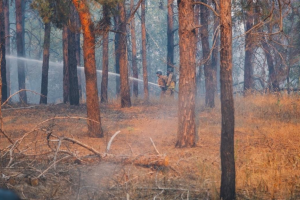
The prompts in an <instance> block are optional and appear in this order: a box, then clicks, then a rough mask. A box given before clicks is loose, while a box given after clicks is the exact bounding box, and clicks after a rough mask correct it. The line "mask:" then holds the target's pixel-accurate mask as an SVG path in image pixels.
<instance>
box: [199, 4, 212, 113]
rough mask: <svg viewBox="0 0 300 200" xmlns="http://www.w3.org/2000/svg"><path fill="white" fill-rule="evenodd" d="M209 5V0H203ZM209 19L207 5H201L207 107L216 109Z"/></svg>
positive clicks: (201, 32)
mask: <svg viewBox="0 0 300 200" xmlns="http://www.w3.org/2000/svg"><path fill="white" fill-rule="evenodd" d="M201 2H202V3H204V4H207V0H201ZM208 18H209V12H208V8H207V7H206V6H205V5H202V4H201V5H200V21H201V25H202V28H201V30H200V38H201V43H202V54H203V60H204V76H205V105H206V106H207V107H210V108H213V107H215V88H214V70H213V69H212V65H211V60H210V48H209V41H208V40H209V35H208Z"/></svg>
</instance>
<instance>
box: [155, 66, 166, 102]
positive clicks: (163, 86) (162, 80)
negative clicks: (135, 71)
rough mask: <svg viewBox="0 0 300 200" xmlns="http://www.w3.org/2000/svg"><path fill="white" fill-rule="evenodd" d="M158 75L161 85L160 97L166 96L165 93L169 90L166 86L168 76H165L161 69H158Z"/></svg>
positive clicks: (158, 81)
mask: <svg viewBox="0 0 300 200" xmlns="http://www.w3.org/2000/svg"><path fill="white" fill-rule="evenodd" d="M156 76H157V77H158V80H157V83H158V85H159V87H160V88H161V92H160V98H161V99H162V98H164V97H165V93H166V90H167V87H166V83H167V77H166V76H163V75H162V72H161V71H160V70H158V71H157V72H156Z"/></svg>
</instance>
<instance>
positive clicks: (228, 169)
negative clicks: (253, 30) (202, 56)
mask: <svg viewBox="0 0 300 200" xmlns="http://www.w3.org/2000/svg"><path fill="white" fill-rule="evenodd" d="M220 27H221V53H220V59H221V70H220V78H221V114H222V130H221V170H222V175H221V191H220V199H223V200H232V199H235V198H236V195H235V162H234V103H233V88H232V20H231V0H220Z"/></svg>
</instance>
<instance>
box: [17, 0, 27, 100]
mask: <svg viewBox="0 0 300 200" xmlns="http://www.w3.org/2000/svg"><path fill="white" fill-rule="evenodd" d="M15 5H16V42H17V55H18V57H24V56H25V47H24V13H23V10H24V9H23V6H24V2H23V1H22V0H16V1H15ZM18 81H19V90H22V89H26V87H25V63H24V61H22V60H20V59H18ZM19 94H20V101H21V102H23V103H27V95H26V91H22V92H20V93H19Z"/></svg>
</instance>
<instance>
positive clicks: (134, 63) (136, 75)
mask: <svg viewBox="0 0 300 200" xmlns="http://www.w3.org/2000/svg"><path fill="white" fill-rule="evenodd" d="M133 7H134V0H130V10H133V9H134V8H133ZM130 25H131V26H130V33H131V48H132V74H133V77H134V78H136V79H137V78H139V72H138V67H137V60H136V36H135V18H134V16H133V18H132V20H131V24H130ZM133 94H134V96H135V97H138V95H139V85H138V81H136V80H134V81H133Z"/></svg>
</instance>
